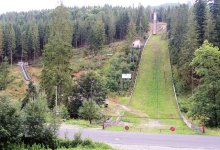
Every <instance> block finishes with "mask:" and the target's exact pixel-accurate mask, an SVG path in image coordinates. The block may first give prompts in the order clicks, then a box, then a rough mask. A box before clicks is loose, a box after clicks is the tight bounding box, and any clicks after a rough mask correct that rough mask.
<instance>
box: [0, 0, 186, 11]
mask: <svg viewBox="0 0 220 150" xmlns="http://www.w3.org/2000/svg"><path fill="white" fill-rule="evenodd" d="M62 1H63V4H64V5H65V6H79V7H81V6H88V5H89V6H94V5H96V6H97V5H100V6H103V5H104V4H110V5H113V6H116V5H119V6H132V5H133V4H134V5H135V6H137V5H138V4H139V3H141V4H142V5H144V6H148V5H151V6H155V5H160V4H163V3H187V2H188V1H190V0H62ZM59 4H60V0H0V14H2V13H5V12H11V11H19V12H20V11H28V10H40V9H51V8H55V7H56V6H57V5H59Z"/></svg>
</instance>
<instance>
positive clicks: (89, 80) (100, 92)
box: [67, 72, 107, 118]
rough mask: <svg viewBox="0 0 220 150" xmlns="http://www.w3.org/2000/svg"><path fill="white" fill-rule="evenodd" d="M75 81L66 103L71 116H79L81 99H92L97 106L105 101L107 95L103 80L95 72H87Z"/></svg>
mask: <svg viewBox="0 0 220 150" xmlns="http://www.w3.org/2000/svg"><path fill="white" fill-rule="evenodd" d="M75 83H76V84H75V86H74V87H73V91H72V97H71V98H70V99H69V102H68V105H67V107H68V110H69V113H70V115H71V117H74V118H77V117H78V116H79V114H78V112H79V108H80V107H81V106H82V105H83V101H90V100H92V101H94V102H95V103H96V104H98V105H99V106H101V105H103V104H104V103H105V99H106V96H107V89H106V86H105V82H104V80H103V79H102V78H101V77H100V76H98V75H97V74H96V73H94V72H89V73H87V74H85V75H83V76H82V77H80V78H79V79H78V80H77V81H76V82H75ZM86 104H87V103H86ZM86 104H85V105H86Z"/></svg>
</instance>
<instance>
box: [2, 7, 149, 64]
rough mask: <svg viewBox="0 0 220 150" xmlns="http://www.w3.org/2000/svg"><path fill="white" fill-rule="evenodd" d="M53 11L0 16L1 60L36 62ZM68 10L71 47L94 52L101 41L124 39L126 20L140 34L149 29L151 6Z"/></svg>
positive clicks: (45, 38)
mask: <svg viewBox="0 0 220 150" xmlns="http://www.w3.org/2000/svg"><path fill="white" fill-rule="evenodd" d="M52 11H53V10H41V11H29V12H20V13H16V12H10V13H6V14H2V15H0V60H1V61H2V60H3V59H4V57H8V59H9V61H10V63H11V64H12V63H13V62H14V61H19V60H23V61H35V60H36V58H39V56H42V53H43V50H44V48H45V45H46V44H47V43H48V39H49V36H50V34H51V32H52V31H51V24H50V23H51V20H52V18H53V17H52V16H51V13H52ZM68 11H69V13H70V23H71V25H70V26H71V27H70V31H69V33H70V34H71V46H72V47H76V48H77V47H82V46H87V47H88V51H89V53H92V54H94V53H96V52H97V50H99V49H101V48H102V46H103V45H104V44H109V43H112V42H114V41H116V40H122V39H125V38H126V36H127V34H128V26H129V23H130V22H132V23H133V24H135V29H136V31H137V32H138V33H139V34H140V35H141V34H143V33H144V32H145V31H147V30H148V22H149V19H150V11H151V8H150V7H148V8H145V7H143V6H142V5H140V6H139V7H135V8H133V7H129V8H125V7H112V6H109V5H105V6H104V7H82V8H78V7H74V8H68Z"/></svg>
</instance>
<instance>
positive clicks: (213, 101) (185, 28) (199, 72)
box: [165, 0, 220, 127]
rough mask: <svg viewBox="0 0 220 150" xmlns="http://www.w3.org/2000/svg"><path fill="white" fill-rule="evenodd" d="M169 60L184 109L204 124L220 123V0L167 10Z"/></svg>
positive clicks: (217, 125)
mask: <svg viewBox="0 0 220 150" xmlns="http://www.w3.org/2000/svg"><path fill="white" fill-rule="evenodd" d="M165 16H166V22H167V30H168V35H167V36H168V39H169V49H170V61H171V64H172V68H173V74H174V82H175V86H176V88H177V93H178V94H186V93H189V92H190V93H191V97H190V98H189V99H188V100H185V101H181V102H180V103H181V109H182V111H183V112H185V113H187V114H188V116H189V117H191V118H192V119H196V120H199V121H200V123H201V124H202V125H207V126H210V127H219V126H220V122H219V120H220V101H219V100H220V78H219V70H220V51H219V46H220V32H219V31H220V1H219V0H209V1H205V0H196V1H195V4H194V5H193V6H189V5H186V4H183V5H179V6H176V7H172V8H167V9H166V12H165Z"/></svg>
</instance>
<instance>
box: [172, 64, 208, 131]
mask: <svg viewBox="0 0 220 150" xmlns="http://www.w3.org/2000/svg"><path fill="white" fill-rule="evenodd" d="M170 69H171V74H172V82H173V91H174V95H175V100H176V105H177V108H178V112H179V115H180V117H181V118H182V120H183V122H184V123H185V124H186V125H187V126H188V127H189V128H190V129H192V130H194V131H198V132H203V133H204V132H205V131H204V127H199V126H197V125H195V124H193V123H191V122H190V121H189V120H188V119H187V118H186V117H185V116H184V115H183V114H182V112H181V110H180V106H179V100H178V97H177V94H176V88H175V85H174V78H173V69H172V65H171V61H170Z"/></svg>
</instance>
